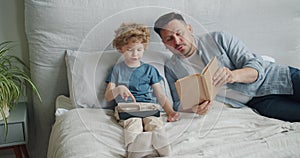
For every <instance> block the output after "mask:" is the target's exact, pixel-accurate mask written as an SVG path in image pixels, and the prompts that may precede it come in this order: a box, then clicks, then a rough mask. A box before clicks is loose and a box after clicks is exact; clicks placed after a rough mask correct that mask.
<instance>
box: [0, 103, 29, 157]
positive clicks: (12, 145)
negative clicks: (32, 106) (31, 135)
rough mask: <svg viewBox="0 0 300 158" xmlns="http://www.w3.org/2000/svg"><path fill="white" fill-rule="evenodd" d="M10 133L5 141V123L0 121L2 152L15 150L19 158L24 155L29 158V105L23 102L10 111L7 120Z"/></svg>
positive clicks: (0, 146) (0, 147)
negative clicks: (27, 147) (27, 146)
mask: <svg viewBox="0 0 300 158" xmlns="http://www.w3.org/2000/svg"><path fill="white" fill-rule="evenodd" d="M7 123H8V133H7V137H6V139H5V135H4V132H5V129H4V121H3V120H2V121H0V150H2V149H13V150H14V153H15V155H16V157H17V158H22V157H23V155H24V156H25V157H26V158H29V155H28V152H27V149H26V144H27V141H28V133H27V132H28V130H27V127H28V126H27V103H25V102H21V103H19V104H18V105H16V106H15V107H14V109H13V110H11V111H10V114H9V116H8V118H7Z"/></svg>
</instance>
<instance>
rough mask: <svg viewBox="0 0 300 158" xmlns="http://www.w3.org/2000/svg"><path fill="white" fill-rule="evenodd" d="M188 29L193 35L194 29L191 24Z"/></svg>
mask: <svg viewBox="0 0 300 158" xmlns="http://www.w3.org/2000/svg"><path fill="white" fill-rule="evenodd" d="M186 27H187V29H188V30H189V31H190V32H191V33H193V27H192V25H191V24H187V25H186Z"/></svg>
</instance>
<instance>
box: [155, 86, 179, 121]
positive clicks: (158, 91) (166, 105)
mask: <svg viewBox="0 0 300 158" xmlns="http://www.w3.org/2000/svg"><path fill="white" fill-rule="evenodd" d="M152 88H153V90H154V94H155V96H156V97H157V100H158V102H159V104H160V105H161V106H162V108H163V109H164V110H165V112H166V113H167V115H168V121H170V122H173V121H177V120H178V118H179V113H177V112H175V111H174V110H173V108H172V104H171V102H170V101H169V99H168V98H167V96H166V95H165V94H164V93H163V91H162V87H161V85H160V84H159V83H155V84H153V85H152Z"/></svg>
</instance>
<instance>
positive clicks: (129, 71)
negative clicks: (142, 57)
mask: <svg viewBox="0 0 300 158" xmlns="http://www.w3.org/2000/svg"><path fill="white" fill-rule="evenodd" d="M161 80H162V77H161V76H160V74H159V72H158V70H157V69H156V68H155V67H154V66H152V65H149V64H146V63H144V62H141V65H140V66H139V67H134V68H131V67H128V66H127V65H126V64H125V62H124V61H122V62H120V63H117V64H116V65H115V66H114V67H113V69H112V70H111V71H110V73H109V75H108V76H107V79H106V83H109V82H112V83H115V84H116V86H119V85H125V86H126V87H127V88H128V89H129V90H130V92H131V93H132V94H133V96H134V97H135V99H136V101H137V102H156V100H155V99H154V98H153V96H152V91H153V90H152V87H151V85H153V84H155V83H158V82H160V81H161ZM115 101H116V102H117V103H119V102H125V100H124V99H122V98H121V97H120V95H119V96H117V97H116V98H115ZM127 102H132V100H131V98H130V97H129V98H128V100H127Z"/></svg>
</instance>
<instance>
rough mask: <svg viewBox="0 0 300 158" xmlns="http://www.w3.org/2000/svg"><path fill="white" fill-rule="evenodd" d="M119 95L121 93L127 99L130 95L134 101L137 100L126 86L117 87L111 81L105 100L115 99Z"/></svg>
mask: <svg viewBox="0 0 300 158" xmlns="http://www.w3.org/2000/svg"><path fill="white" fill-rule="evenodd" d="M118 95H121V97H122V98H123V99H124V100H126V101H127V99H128V97H130V98H131V99H132V101H133V102H136V100H135V97H134V96H133V95H132V93H131V92H130V91H129V89H128V88H127V87H126V86H124V85H119V86H118V87H116V85H115V84H114V83H112V82H109V83H108V85H107V87H106V90H105V100H106V101H111V100H113V99H115V98H116V97H117V96H118Z"/></svg>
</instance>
